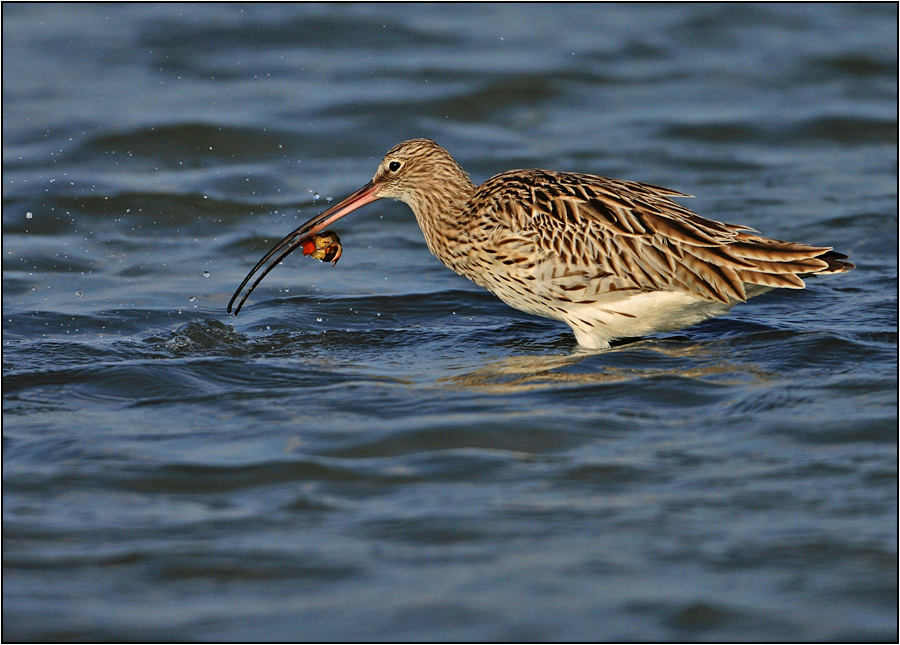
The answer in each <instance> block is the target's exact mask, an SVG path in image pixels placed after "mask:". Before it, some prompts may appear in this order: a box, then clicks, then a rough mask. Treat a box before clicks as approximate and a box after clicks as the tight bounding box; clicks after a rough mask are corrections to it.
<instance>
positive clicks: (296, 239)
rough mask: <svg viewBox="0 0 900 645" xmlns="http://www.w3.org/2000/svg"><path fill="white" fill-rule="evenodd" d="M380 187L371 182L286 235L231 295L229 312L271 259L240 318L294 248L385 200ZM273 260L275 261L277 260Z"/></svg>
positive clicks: (240, 303) (238, 307)
mask: <svg viewBox="0 0 900 645" xmlns="http://www.w3.org/2000/svg"><path fill="white" fill-rule="evenodd" d="M376 188H378V186H377V185H376V184H375V183H374V182H371V181H370V182H369V183H368V184H366V185H365V186H363V187H362V188H360V189H359V190H357V191H356V192H355V193H353V194H352V195H350V196H349V197H348V198H347V199H345V200H343V201H341V202H340V203H338V204H335V205H334V206H332V207H331V208H329V209H328V210H327V211H325V212H324V213H320V214H318V215H316V216H315V217H313V218H312V219H311V220H309V221H308V222H306V224H303V225H302V226H300V227H299V228H297V229H295V230H293V231H291V232H290V233H289V234H288V235H286V236H285V238H284V239H283V240H281V241H280V242H279V243H278V244H276V245H275V246H273V247H272V249H271V250H270V251H269V252H268V253H266V254H265V255H264V256H262V259H261V260H260V261H259V262H257V263H256V266H255V267H253V269H252V270H251V271H250V273H248V274H247V277H246V278H244V281H243V282H241V286H239V287H238V288H237V291H235V292H234V295H233V296H231V300H229V301H228V313H231V307H232V305H234V301H235V300H237V297H238V296H239V295H241V291H243V289H244V287H245V286H247V283H248V282H250V279H251V278H253V276H254V275H255V274H256V272H257V271H259V270H260V269H261V268H262V267H263V266H265V265H266V263H267V262H269V261H270V260H271V262H270V263H269V265H268V266H266V268H265V269H263V271H262V273H260V274H259V276H258V277H257V278H256V280H254V281H253V284H251V285H250V288H249V289H247V292H246V293H245V294H244V297H243V298H241V301H240V302H239V303H238V306H237V309H235V310H234V315H235V316H237V315H238V313H240V311H241V307H243V306H244V301H246V300H247V298H248V297H249V296H250V294H251V293H253V290H254V289H256V285H258V284H259V283H260V282H262V279H263V278H265V277H266V275H268V273H269V271H271V270H272V269H274V268H275V267H276V266H278V263H279V262H281V261H282V260H283V259H284V258H286V257H287V256H288V255H289V254H290V253H291V251H293V250H294V249H297V248H300V247H301V246H303V241H304V240H306V239H307V238H309V237H310V236H312V235H315V234H316V233H318V232H319V231H321V230H323V229H325V228H328V227H329V226H331V225H332V224H333V223H334V222H336V221H338V220H339V219H341V218H342V217H343V216H344V215H348V214H350V213H352V212H353V211H355V210H356V209H357V208H360V207H361V206H365V205H366V204H371V203H372V202H374V201H375V200H376V199H381V198H380V197H377V196H376V195H375V189H376ZM272 258H275V259H274V260H273V259H272Z"/></svg>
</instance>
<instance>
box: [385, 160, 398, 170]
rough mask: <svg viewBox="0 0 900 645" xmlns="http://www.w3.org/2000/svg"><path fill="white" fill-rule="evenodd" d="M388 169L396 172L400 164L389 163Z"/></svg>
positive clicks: (395, 162) (396, 162)
mask: <svg viewBox="0 0 900 645" xmlns="http://www.w3.org/2000/svg"><path fill="white" fill-rule="evenodd" d="M388 168H389V169H390V171H391V172H397V171H398V170H400V162H399V161H392V162H391V163H389V164H388Z"/></svg>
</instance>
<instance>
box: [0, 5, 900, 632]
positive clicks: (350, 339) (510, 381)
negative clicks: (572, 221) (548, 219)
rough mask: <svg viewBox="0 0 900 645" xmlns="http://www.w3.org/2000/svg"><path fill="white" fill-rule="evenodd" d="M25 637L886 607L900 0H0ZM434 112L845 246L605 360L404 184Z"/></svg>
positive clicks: (525, 158)
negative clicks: (257, 277) (331, 254)
mask: <svg viewBox="0 0 900 645" xmlns="http://www.w3.org/2000/svg"><path fill="white" fill-rule="evenodd" d="M2 11H3V244H2V253H3V316H2V327H3V340H2V349H3V381H2V386H3V444H2V447H3V616H2V618H3V624H2V631H3V633H2V637H3V639H4V640H7V641H10V640H12V641H17V640H73V639H74V640H103V639H108V640H146V639H161V640H311V641H316V640H334V639H338V640H388V641H396V640H429V641H430V640H486V639H490V640H614V639H615V640H725V641H729V640H769V641H799V640H888V641H896V640H897V637H898V636H897V606H898V595H897V172H898V169H897V133H898V130H897V72H898V70H897V28H898V24H897V6H896V5H893V4H880V5H867V4H777V5H763V4H753V5H724V4H715V5H671V4H662V5H631V4H628V5H607V4H578V5H567V4H531V5H517V4H491V5H471V4H464V5H448V4H440V5H415V4H403V3H401V4H377V5H375V4H372V5H346V4H340V5H331V4H324V5H308V4H302V5H290V4H277V5H268V4H253V5H240V4H222V5H217V4H195V5H181V4H162V5H155V4H127V5H116V4H95V5H84V4H77V5H67V4H63V5H52V4H10V3H4V4H3V7H2ZM419 136H425V137H429V138H432V139H435V140H436V141H438V142H439V143H440V144H441V145H443V146H444V147H446V148H447V149H448V150H450V151H451V153H452V154H453V155H454V156H455V158H456V159H457V160H458V161H459V162H460V163H461V164H462V165H463V167H464V168H466V169H467V170H468V171H469V172H470V173H471V175H472V177H473V179H474V180H475V181H476V182H481V181H483V180H485V179H487V178H488V177H489V176H491V175H493V174H495V173H497V172H500V171H503V170H507V169H511V168H522V167H543V168H551V169H557V170H573V171H579V172H588V173H595V174H600V175H604V176H611V177H618V178H623V179H632V180H638V181H644V182H648V183H653V184H658V185H663V186H668V187H671V188H674V189H676V190H679V191H682V192H685V193H690V194H693V195H696V197H695V199H693V200H691V201H690V202H689V206H690V207H691V208H693V209H695V210H696V211H697V212H699V213H700V214H702V215H705V216H708V217H712V218H715V219H720V220H724V221H728V222H735V223H743V224H747V225H749V226H752V227H754V228H756V229H758V230H760V231H762V232H763V233H764V234H766V235H769V236H772V237H777V238H781V239H788V240H796V241H802V242H806V243H809V244H816V245H825V246H834V247H835V248H837V249H838V250H840V251H842V252H844V253H847V254H849V255H850V257H851V258H852V260H853V262H855V263H856V264H857V269H856V270H855V271H853V272H851V273H848V274H846V275H840V276H831V277H826V278H821V279H814V280H810V281H809V288H808V289H806V290H804V291H794V290H790V291H778V292H773V293H770V294H767V295H765V296H761V297H759V298H757V299H755V300H753V301H752V302H750V303H748V304H746V305H742V306H740V307H737V308H736V309H735V310H734V311H733V312H732V313H731V314H730V315H729V316H727V317H724V318H720V319H717V320H713V321H709V322H707V323H704V324H702V325H698V326H696V327H694V328H691V329H688V330H682V331H679V332H673V333H669V334H660V335H658V336H656V337H653V338H649V339H644V340H641V341H639V342H635V343H629V344H626V345H623V346H621V347H617V348H615V349H613V350H611V351H607V352H601V353H585V352H581V351H579V350H578V349H577V347H576V346H575V343H574V339H573V337H572V335H571V332H570V331H569V330H568V328H567V327H565V326H564V325H561V324H558V323H555V322H553V321H548V320H542V319H538V318H534V317H531V316H528V315H526V314H523V313H520V312H516V311H514V310H511V309H509V308H508V307H506V306H505V305H504V304H502V303H501V302H499V301H498V300H496V299H495V298H493V297H492V296H491V295H489V294H487V293H486V292H483V291H481V290H480V289H478V288H477V287H475V286H474V285H472V284H471V283H469V282H467V281H466V280H464V279H463V278H461V277H459V276H456V275H455V274H453V273H451V272H450V271H448V270H447V269H445V268H444V267H443V266H442V265H441V264H440V263H439V262H438V261H437V260H436V259H435V258H433V257H432V256H431V255H430V254H429V253H428V250H427V248H426V246H425V243H424V240H423V239H422V236H421V233H420V232H419V230H418V228H417V227H416V224H415V221H414V219H413V217H412V214H411V213H410V211H409V209H408V208H407V207H406V206H404V205H403V204H400V203H394V202H390V201H381V202H378V203H376V204H373V205H371V206H368V207H367V208H366V209H364V210H362V211H360V212H358V213H355V214H354V215H353V216H351V217H349V218H347V219H346V220H344V221H342V222H341V223H340V226H338V227H337V228H338V230H339V232H340V234H341V237H342V240H343V244H344V255H343V257H342V259H341V261H340V263H339V264H338V265H337V266H336V267H334V268H332V267H330V266H328V265H325V264H320V263H318V262H314V261H312V260H310V259H308V258H303V257H300V256H297V257H294V256H291V257H290V258H288V260H286V261H285V262H284V263H283V264H282V266H280V267H278V268H277V269H276V270H275V271H273V272H272V273H271V274H270V275H269V276H268V277H267V278H266V280H265V281H264V282H263V284H262V285H261V286H260V288H259V289H257V291H256V292H255V293H254V294H253V297H252V298H251V299H250V301H249V303H248V305H247V306H246V307H245V309H244V311H242V313H241V315H240V316H239V317H237V318H233V317H231V316H229V315H227V314H226V313H225V310H224V309H225V305H226V303H227V301H228V299H229V297H230V296H231V293H232V291H233V290H234V289H235V287H236V286H237V285H238V284H239V282H240V281H241V279H242V278H243V276H244V275H245V274H246V272H247V271H248V270H249V269H250V267H252V265H253V264H254V263H255V262H256V260H257V259H258V258H259V257H260V256H261V255H262V254H263V253H264V252H265V251H266V250H267V249H268V248H269V247H270V246H271V245H272V244H273V243H274V242H275V241H277V240H278V239H280V238H281V236H283V235H284V234H286V233H287V232H288V231H290V230H292V229H293V228H295V227H296V226H297V225H298V224H299V223H300V222H302V221H304V220H306V219H307V218H309V217H311V216H313V215H314V214H316V213H317V212H319V211H321V210H323V209H324V208H326V207H327V206H328V204H329V203H333V200H335V199H340V198H341V197H343V196H345V195H347V194H349V193H350V192H351V191H353V190H355V189H356V188H358V187H359V186H361V185H362V184H364V183H365V182H366V181H368V180H369V179H370V178H371V175H372V173H373V172H374V170H375V167H376V165H377V163H378V161H379V160H380V158H381V156H382V155H383V154H384V152H386V151H387V150H388V149H389V148H391V147H392V146H393V145H394V144H396V143H397V142H399V141H402V140H404V139H408V138H411V137H419Z"/></svg>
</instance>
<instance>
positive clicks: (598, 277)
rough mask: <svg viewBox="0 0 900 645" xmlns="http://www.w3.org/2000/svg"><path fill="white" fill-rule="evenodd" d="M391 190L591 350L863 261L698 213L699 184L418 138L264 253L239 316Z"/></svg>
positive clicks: (503, 287)
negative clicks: (290, 259)
mask: <svg viewBox="0 0 900 645" xmlns="http://www.w3.org/2000/svg"><path fill="white" fill-rule="evenodd" d="M385 197H390V198H393V199H397V200H399V201H402V202H405V203H406V204H407V205H409V207H410V208H411V209H412V211H413V213H414V214H415V217H416V221H417V222H418V224H419V227H420V228H421V229H422V233H423V234H424V235H425V241H426V243H427V244H428V248H429V249H430V250H431V252H432V253H433V254H434V255H435V256H437V258H438V259H439V260H440V261H441V262H443V263H444V264H445V265H446V266H448V267H449V268H450V269H452V270H453V271H455V272H456V273H458V274H460V275H462V276H464V277H466V278H469V279H470V280H472V281H473V282H474V283H475V284H477V285H479V286H481V287H484V288H485V289H487V290H488V291H490V292H491V293H493V294H494V295H495V296H497V297H498V298H500V300H502V301H503V302H505V303H506V304H508V305H510V306H512V307H515V308H516V309H520V310H522V311H526V312H528V313H531V314H535V315H538V316H544V317H546V318H553V319H555V320H559V321H562V322H564V323H566V324H567V325H569V326H570V327H571V328H572V331H574V332H575V339H576V340H577V341H578V343H579V344H580V345H583V346H585V347H588V348H594V349H601V348H605V347H609V343H610V341H612V340H615V339H617V338H634V337H639V336H646V335H648V334H652V333H654V332H659V331H671V330H674V329H680V328H683V327H687V326H690V325H693V324H696V323H698V322H700V321H702V320H705V319H707V318H711V317H713V316H718V315H721V314H724V313H726V312H728V311H729V310H730V309H731V308H732V307H733V306H734V305H736V304H737V303H740V302H744V301H746V300H747V299H748V298H751V297H753V296H756V295H759V294H760V293H763V292H765V291H768V290H770V289H773V288H777V287H785V288H788V289H802V288H803V287H804V286H805V284H804V282H803V278H804V277H807V276H810V275H817V274H828V273H843V272H845V271H849V270H850V269H852V268H854V265H853V264H851V263H850V262H847V261H846V260H847V256H846V255H843V254H840V253H836V252H834V251H832V250H831V247H819V246H808V245H805V244H797V243H794V242H782V241H779V240H773V239H768V238H765V237H762V236H760V235H758V234H757V231H755V230H754V229H752V228H750V227H747V226H740V225H734V224H725V223H722V222H718V221H715V220H711V219H706V218H704V217H701V216H699V215H697V214H695V213H693V212H691V211H690V210H688V209H687V208H684V207H683V206H681V205H680V204H678V203H677V202H675V201H673V198H682V197H690V195H686V194H684V193H679V192H677V191H675V190H670V189H668V188H661V187H659V186H652V185H650V184H642V183H638V182H633V181H622V180H617V179H606V178H604V177H597V176H594V175H585V174H578V173H572V172H553V171H549V170H510V171H508V172H504V173H500V174H499V175H496V176H494V177H491V178H490V179H488V180H487V181H486V182H484V183H483V184H482V185H481V186H475V185H474V184H473V183H472V181H471V180H470V179H469V175H468V174H466V172H465V171H464V170H463V169H462V168H461V167H460V166H459V164H457V163H456V161H454V160H453V158H452V157H451V156H450V154H449V153H448V152H447V151H446V150H444V149H443V148H441V147H440V146H439V145H437V144H436V143H434V142H433V141H431V140H429V139H411V140H409V141H404V142H403V143H401V144H399V145H397V146H395V147H394V148H392V149H391V150H390V152H388V153H387V154H386V155H385V157H384V159H383V160H382V161H381V163H380V164H379V165H378V170H377V171H376V172H375V176H374V177H373V178H372V181H370V182H369V183H367V184H366V185H365V186H363V187H362V188H360V189H359V190H357V191H356V192H355V193H353V194H352V195H350V196H349V197H347V198H346V199H344V200H343V201H341V202H340V203H338V204H336V205H334V206H332V207H331V208H329V209H328V210H326V211H325V212H323V213H321V214H319V215H317V216H316V217H314V218H312V219H311V220H309V221H308V222H306V223H305V224H303V225H302V226H300V227H299V228H297V229H296V230H294V231H292V232H291V233H290V234H289V235H287V236H286V237H285V238H284V239H282V240H281V241H280V242H279V243H278V244H276V245H275V246H274V247H273V248H272V249H271V250H270V251H269V252H268V253H266V254H265V255H264V256H263V257H262V259H260V261H259V262H257V263H256V266H254V267H253V269H252V270H251V271H250V273H249V274H247V277H246V278H244V281H243V282H242V283H241V285H240V286H239V287H238V289H237V291H235V293H234V296H232V298H231V301H230V302H229V303H228V311H229V312H231V310H232V307H233V305H234V302H235V300H237V298H238V296H240V294H241V292H242V291H244V288H245V287H246V286H247V284H248V283H249V282H250V280H251V279H252V278H253V277H254V276H257V277H256V279H255V280H254V281H253V283H252V284H250V287H249V288H248V289H247V290H246V291H245V292H244V295H243V297H241V299H240V301H239V302H238V305H237V308H236V309H235V312H234V313H235V315H237V313H238V312H239V311H240V310H241V307H242V306H243V304H244V302H245V301H246V300H247V297H248V296H249V295H250V293H251V292H252V291H253V290H254V289H255V288H256V286H257V285H258V284H259V283H260V281H261V280H262V279H263V278H264V277H265V276H266V275H267V274H268V273H269V271H271V270H272V269H273V268H274V267H275V266H277V265H278V264H279V263H280V262H281V261H282V260H283V259H284V258H285V257H286V256H287V255H288V254H289V253H291V252H292V251H294V250H295V249H297V248H300V247H303V245H304V242H306V243H307V245H308V246H310V248H312V246H311V245H310V243H309V242H308V240H310V239H311V238H312V239H313V240H314V241H316V243H317V244H319V241H318V238H317V234H318V233H319V232H320V231H322V230H324V229H325V228H327V227H328V226H330V225H331V224H333V223H334V222H336V221H337V220H339V219H340V218H342V217H344V216H345V215H347V214H349V213H351V212H352V211H355V210H356V209H358V208H360V207H361V206H365V205H366V204H369V203H371V202H374V201H375V200H378V199H382V198H385ZM335 239H336V238H335ZM337 249H338V252H339V250H340V247H339V246H338V247H337ZM261 269H262V271H260V270H261ZM257 274H258V275H257Z"/></svg>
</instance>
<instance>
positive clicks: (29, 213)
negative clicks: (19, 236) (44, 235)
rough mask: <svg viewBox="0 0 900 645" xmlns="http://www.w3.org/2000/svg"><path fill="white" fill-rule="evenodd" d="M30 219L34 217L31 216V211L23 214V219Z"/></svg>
mask: <svg viewBox="0 0 900 645" xmlns="http://www.w3.org/2000/svg"><path fill="white" fill-rule="evenodd" d="M32 217H34V215H32V213H31V211H28V212H27V213H25V219H31V218H32Z"/></svg>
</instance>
